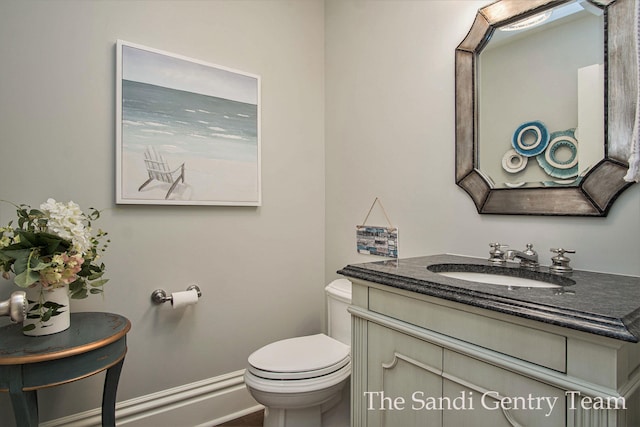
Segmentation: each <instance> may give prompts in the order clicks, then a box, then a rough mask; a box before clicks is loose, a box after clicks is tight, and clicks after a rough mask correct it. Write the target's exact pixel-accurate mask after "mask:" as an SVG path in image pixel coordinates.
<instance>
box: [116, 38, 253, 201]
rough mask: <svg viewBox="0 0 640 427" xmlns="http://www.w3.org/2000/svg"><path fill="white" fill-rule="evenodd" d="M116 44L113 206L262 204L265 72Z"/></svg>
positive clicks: (120, 41)
mask: <svg viewBox="0 0 640 427" xmlns="http://www.w3.org/2000/svg"><path fill="white" fill-rule="evenodd" d="M116 48H117V53H116V63H117V64H116V66H117V71H116V203H117V204H154V205H229V206H260V205H261V204H262V188H261V187H262V185H261V140H260V116H261V113H260V83H261V82H260V76H258V75H255V74H250V73H246V72H242V71H238V70H234V69H231V68H228V67H223V66H220V65H215V64H210V63H207V62H203V61H199V60H196V59H192V58H187V57H185V56H181V55H177V54H173V53H168V52H164V51H161V50H158V49H153V48H150V47H145V46H141V45H138V44H134V43H129V42H125V41H123V40H118V41H117V43H116Z"/></svg>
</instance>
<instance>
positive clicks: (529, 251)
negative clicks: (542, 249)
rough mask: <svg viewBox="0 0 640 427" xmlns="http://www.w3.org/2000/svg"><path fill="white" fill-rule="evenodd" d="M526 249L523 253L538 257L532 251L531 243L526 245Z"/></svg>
mask: <svg viewBox="0 0 640 427" xmlns="http://www.w3.org/2000/svg"><path fill="white" fill-rule="evenodd" d="M526 246H527V249H525V250H524V253H525V254H527V255H531V256H534V255H538V253H537V252H536V251H534V250H533V243H527V245H526Z"/></svg>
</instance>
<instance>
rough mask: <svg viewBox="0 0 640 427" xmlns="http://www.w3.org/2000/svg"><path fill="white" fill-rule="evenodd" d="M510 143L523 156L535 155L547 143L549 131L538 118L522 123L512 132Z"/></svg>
mask: <svg viewBox="0 0 640 427" xmlns="http://www.w3.org/2000/svg"><path fill="white" fill-rule="evenodd" d="M511 145H512V146H513V149H514V150H516V152H517V153H518V154H521V155H523V156H525V157H533V156H537V155H538V154H540V153H542V152H543V151H544V150H545V148H547V145H549V131H548V130H547V127H546V126H545V125H544V123H542V122H541V121H539V120H534V121H531V122H526V123H523V124H521V125H520V126H518V128H517V129H516V131H515V132H514V134H513V138H512V140H511Z"/></svg>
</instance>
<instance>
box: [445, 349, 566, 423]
mask: <svg viewBox="0 0 640 427" xmlns="http://www.w3.org/2000/svg"><path fill="white" fill-rule="evenodd" d="M443 363H444V373H443V377H444V380H443V396H445V398H447V397H448V398H449V399H450V401H451V402H453V401H454V400H453V399H458V401H457V402H458V403H459V405H458V406H457V407H453V408H451V410H444V411H443V425H445V426H455V427H463V426H474V427H475V426H492V427H501V426H504V427H511V426H524V427H526V426H531V427H536V426H564V425H565V424H566V421H565V420H566V400H565V394H564V390H561V389H558V388H556V387H552V386H550V385H547V384H543V383H541V382H538V381H535V380H532V379H530V378H527V377H524V376H522V375H518V374H515V373H513V372H510V371H507V370H505V369H501V368H498V367H497V366H494V365H491V364H489V363H485V362H481V361H479V360H477V359H474V358H471V357H468V356H464V355H461V354H459V353H456V352H453V351H450V350H444V362H443ZM461 405H463V406H464V407H462V406H461ZM456 408H457V409H456Z"/></svg>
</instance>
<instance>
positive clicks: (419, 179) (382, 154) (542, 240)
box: [325, 0, 640, 280]
mask: <svg viewBox="0 0 640 427" xmlns="http://www.w3.org/2000/svg"><path fill="white" fill-rule="evenodd" d="M487 4H489V1H445V0H443V1H343V0H327V2H326V5H325V7H326V29H325V33H326V39H327V41H326V68H325V74H326V100H327V108H326V125H325V126H326V127H325V129H326V130H325V131H326V142H325V144H326V164H327V166H326V174H327V178H326V183H327V184H326V186H327V190H326V199H327V207H326V212H327V213H326V215H327V219H326V221H327V222H326V224H327V225H326V241H325V245H326V248H327V252H326V275H327V280H329V279H330V278H332V277H334V276H336V274H335V271H336V270H338V269H340V268H341V267H343V266H344V265H345V264H348V263H358V262H367V261H372V260H379V258H374V257H372V256H366V255H360V254H358V253H356V249H355V231H354V230H355V226H356V225H357V224H361V223H362V221H363V219H364V217H365V215H366V214H367V211H368V210H369V207H370V205H371V203H372V202H373V199H374V198H375V197H379V198H380V199H381V200H382V202H383V204H384V207H385V209H386V211H387V213H388V214H389V216H390V218H391V220H392V221H393V223H394V225H397V226H398V227H399V250H400V256H401V257H411V256H420V255H425V254H434V253H443V252H451V253H458V254H465V255H472V256H478V257H487V256H488V250H489V246H488V244H489V242H494V241H497V242H502V243H506V244H509V245H510V246H511V247H512V248H515V249H524V247H525V244H526V243H527V242H532V243H533V244H534V247H535V248H536V249H537V250H538V251H539V253H540V259H541V263H542V264H544V265H548V264H549V263H550V257H551V255H552V254H551V253H550V252H549V248H551V247H558V246H561V247H564V248H570V249H576V250H577V253H576V254H575V255H572V256H571V258H572V259H573V261H572V263H573V265H574V266H575V267H576V268H581V269H587V270H596V271H607V272H616V273H622V274H631V275H640V264H639V263H638V260H639V259H640V240H639V239H638V236H640V186H638V185H636V186H634V187H632V188H630V189H628V190H627V191H625V192H624V193H623V194H622V195H621V196H620V197H619V198H618V200H617V201H616V203H615V204H614V206H613V208H612V209H611V211H610V213H609V216H608V217H607V218H562V217H539V216H538V217H534V216H531V217H529V216H502V215H478V214H477V212H476V209H475V207H474V204H473V202H472V200H471V198H470V197H469V196H468V195H467V194H466V193H465V192H464V191H463V190H462V189H460V188H458V187H457V186H456V185H455V179H454V139H455V116H454V114H455V104H454V50H455V48H456V46H457V45H458V44H459V43H460V42H461V41H462V39H463V38H464V37H465V35H466V34H467V31H468V29H469V28H470V27H471V24H472V23H473V19H474V17H475V14H476V11H477V9H478V8H479V7H482V6H484V5H487ZM374 213H375V214H376V215H377V216H376V217H375V218H373V214H372V218H371V219H370V221H369V222H368V223H370V224H376V223H377V225H384V224H386V220H385V218H384V215H383V214H382V213H381V211H380V210H379V209H377V208H376V209H375V210H374Z"/></svg>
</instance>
